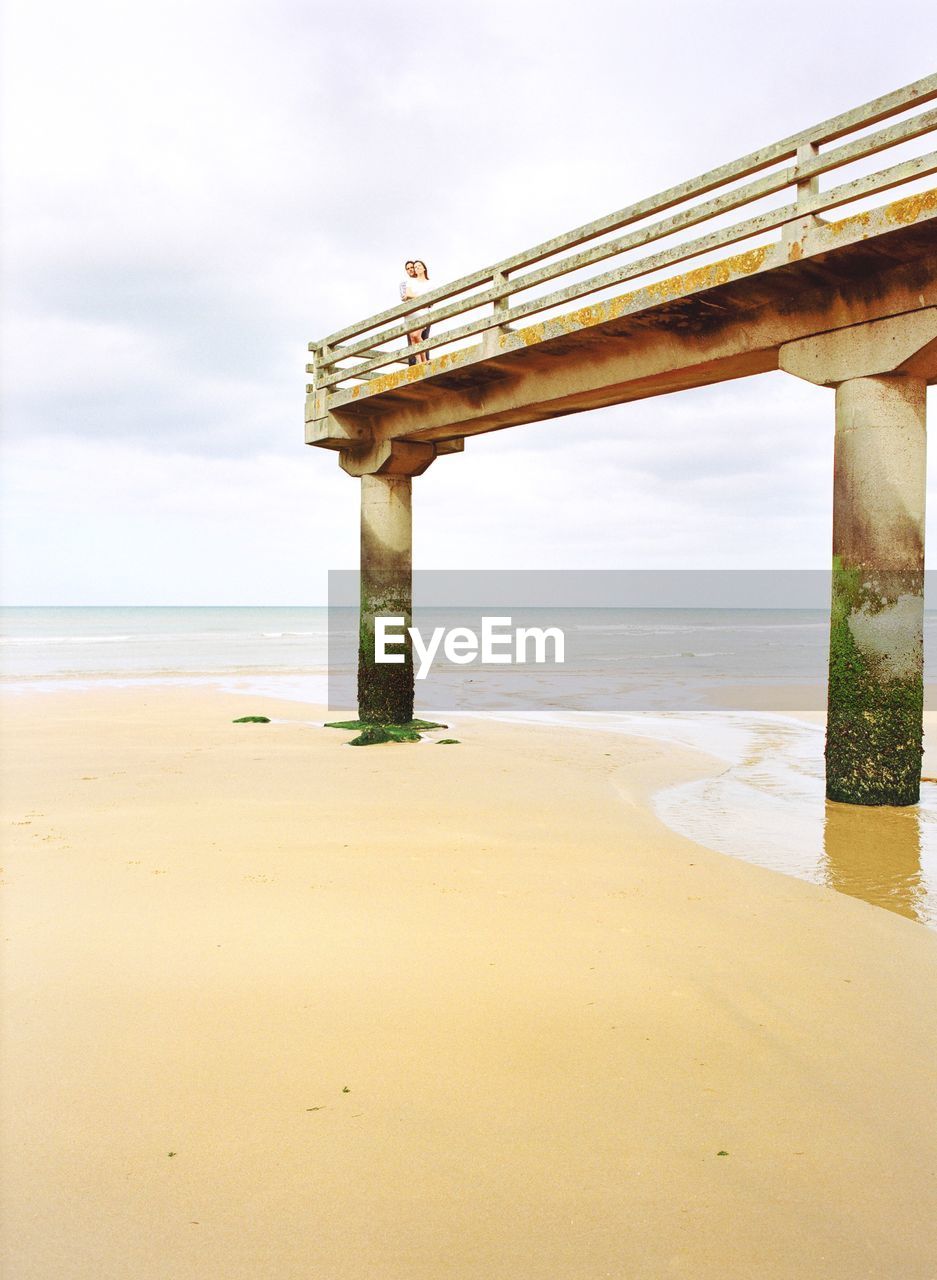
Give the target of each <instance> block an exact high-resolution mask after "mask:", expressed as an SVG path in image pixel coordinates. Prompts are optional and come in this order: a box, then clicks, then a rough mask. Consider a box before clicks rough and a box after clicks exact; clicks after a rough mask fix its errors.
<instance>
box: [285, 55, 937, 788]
mask: <svg viewBox="0 0 937 1280" xmlns="http://www.w3.org/2000/svg"><path fill="white" fill-rule="evenodd" d="M935 101H937V75H932V76H927V77H925V78H923V79H921V80H918V81H915V82H914V83H913V84H909V85H905V86H904V87H903V88H900V89H897V90H895V91H894V92H892V93H889V94H885V95H883V96H882V97H879V98H876V99H874V100H873V101H871V102H867V103H865V104H863V105H862V106H860V107H855V108H853V109H851V110H849V111H846V112H843V113H841V114H839V115H837V116H833V117H831V118H830V119H828V120H824V121H821V122H820V123H819V124H817V125H814V126H812V127H810V128H808V129H805V130H801V131H800V132H798V133H796V134H792V135H790V136H788V137H786V138H782V139H780V140H779V141H777V142H774V143H771V144H769V145H768V146H766V147H761V148H759V149H758V150H757V151H754V152H750V153H749V154H747V155H745V156H742V157H740V158H739V159H738V160H735V161H733V162H731V163H730V164H728V165H723V166H721V167H720V168H718V169H713V170H710V171H708V172H706V173H703V174H700V175H698V176H697V177H695V178H691V179H689V180H687V181H685V182H680V183H678V184H677V185H675V186H671V187H668V188H667V189H665V190H663V191H659V192H657V193H656V194H655V195H652V196H649V197H647V198H646V199H643V200H639V201H637V202H635V203H634V204H631V205H629V206H627V207H625V208H622V209H617V210H615V211H613V212H612V213H610V214H606V215H605V216H603V217H601V218H598V219H596V220H595V221H593V222H590V223H587V224H584V225H582V226H577V227H573V228H571V229H570V230H568V231H565V232H563V233H562V234H560V235H558V236H554V237H552V238H551V239H549V240H545V241H543V242H541V243H540V244H537V245H534V246H532V247H531V248H529V249H525V250H523V251H521V252H520V253H515V254H512V255H511V256H510V257H509V258H505V259H502V260H501V261H500V262H497V263H494V264H491V265H489V266H485V267H480V268H478V269H477V270H474V271H471V272H469V274H467V275H465V276H462V277H460V278H459V279H458V280H453V281H448V282H446V283H444V284H441V285H436V286H434V287H433V288H432V289H431V290H430V291H429V292H428V293H427V294H424V295H422V296H421V297H420V299H419V300H418V301H414V300H413V299H407V300H404V301H402V302H400V303H399V304H395V305H394V306H392V307H390V308H388V309H387V310H385V311H382V312H379V313H378V314H376V315H372V316H369V317H365V318H364V319H362V320H358V321H355V322H354V323H352V324H349V325H346V326H345V327H344V328H342V329H338V330H336V331H335V332H333V333H331V334H330V335H328V337H326V338H324V339H322V340H321V341H319V342H312V343H310V344H309V350H310V352H311V353H312V355H313V359H312V362H311V363H310V364H309V365H307V370H308V371H309V372H310V373H311V374H312V375H313V382H312V383H310V384H307V387H306V413H305V439H306V443H307V444H310V445H314V446H316V447H317V448H321V449H328V450H333V451H335V452H336V453H338V455H339V458H340V462H341V465H342V467H343V468H344V469H345V470H346V471H347V472H348V473H349V474H351V475H354V476H360V477H363V479H362V564H361V569H362V626H361V637H362V640H361V645H362V647H361V674H360V679H359V688H360V711H361V718H362V719H363V720H370V721H372V722H373V721H384V722H387V723H395V722H396V723H400V722H401V721H404V720H407V719H409V718H410V716H411V714H412V694H413V685H412V662H411V661H410V659H409V655H406V654H404V655H403V656H404V659H405V660H404V662H402V663H399V664H394V665H391V666H381V667H380V668H377V667H376V665H375V663H374V617H375V616H376V615H377V614H378V613H382V612H391V613H392V615H393V616H397V617H404V618H409V616H410V539H409V518H410V517H409V512H410V507H409V503H410V478H411V477H412V476H414V475H418V474H419V473H420V471H421V470H424V469H425V468H426V467H427V466H428V465H429V464H430V462H432V460H433V458H435V457H437V456H438V455H440V454H442V453H454V452H458V451H460V450H461V449H462V448H463V446H464V442H465V440H466V438H468V437H474V436H476V435H482V434H485V433H487V432H492V431H501V430H504V429H506V428H514V427H519V426H522V425H523V424H526V423H533V422H542V421H548V420H550V419H554V418H561V417H569V418H570V421H569V427H568V431H569V446H570V448H571V449H575V448H577V447H578V445H579V441H578V439H577V427H576V424H575V419H574V418H573V417H572V415H575V414H578V413H581V412H584V411H591V410H595V409H599V408H603V407H606V406H610V405H617V404H625V403H628V402H631V401H637V400H644V399H647V398H650V397H654V396H661V395H669V394H671V393H673V392H676V391H682V390H687V389H689V388H693V387H703V386H709V385H713V384H718V383H721V382H726V381H730V380H733V379H736V378H748V377H753V376H755V375H758V374H762V373H768V372H769V371H776V370H778V369H783V370H786V371H787V372H789V373H791V374H794V375H795V376H797V377H800V378H804V379H807V380H808V381H810V382H814V383H817V384H819V385H821V386H825V387H830V388H831V389H835V390H836V423H837V426H836V443H835V455H836V464H835V469H836V475H835V498H834V506H835V510H834V535H833V557H834V560H833V565H834V582H833V598H832V619H831V646H830V675H829V704H828V705H829V729H828V737H827V770H828V792H827V793H828V795H829V796H830V797H831V798H832V799H835V800H840V801H846V802H849V803H853V804H862V805H873V804H874V805H885V804H902V805H906V804H912V803H914V802H915V801H916V800H917V799H918V792H919V781H920V764H921V742H922V702H923V698H922V691H923V680H922V651H923V643H922V628H923V570H924V554H923V537H924V481H925V476H924V452H925V448H924V445H925V438H924V437H925V433H924V391H925V386H926V385H933V384H934V383H935V382H937V188H931V189H929V190H922V189H921V188H920V180H921V179H924V178H927V177H929V176H931V175H933V174H937V152H935V151H925V150H924V147H925V145H926V144H925V143H924V142H923V141H921V140H922V139H924V138H925V137H927V136H928V135H931V134H933V133H934V132H935V131H937V112H935V111H934V110H933V109H931V110H924V108H925V107H927V106H928V104H931V103H934V102H935ZM912 145H913V148H915V149H916V150H915V154H913V155H912V154H910V152H909V150H908V148H909V147H911V146H912ZM917 151H920V154H918V153H917ZM873 157H875V158H876V159H875V164H876V165H878V164H882V163H883V161H887V163H884V167H881V168H875V169H874V171H870V172H867V173H866V172H864V173H863V174H862V175H861V176H858V177H857V176H855V170H854V169H853V166H854V165H855V163H856V162H857V161H860V160H871V159H872V158H873ZM879 157H881V158H882V159H879ZM899 188H903V194H902V196H901V198H898V199H895V198H894V197H893V195H892V194H891V193H893V192H895V191H896V190H897V189H899ZM782 192H786V193H787V194H786V195H785V196H783V197H782V198H781V200H779V201H778V202H775V203H772V205H771V207H770V208H766V207H765V206H764V201H765V199H766V198H767V197H769V196H775V195H780V193H782ZM886 193H888V200H887V203H881V204H876V205H875V206H874V207H859V206H858V205H857V202H867V201H868V199H869V198H870V197H873V196H874V197H877V196H879V195H881V196H883V197H884V196H885V195H886ZM729 213H732V214H733V218H732V219H731V220H730V221H728V222H727V221H726V218H725V215H726V214H729ZM844 213H845V215H846V216H842V215H843V214H844ZM610 237H611V238H610ZM723 248H724V249H725V250H726V252H727V254H728V256H725V257H720V258H718V259H713V256H712V255H713V252H714V251H715V250H721V249H723ZM669 273H672V274H669ZM613 291H614V292H613ZM417 308H419V309H420V312H421V316H422V320H421V324H422V323H424V322H425V324H427V325H429V326H431V333H430V335H429V337H427V338H426V339H425V340H424V341H423V342H421V343H419V344H417V346H416V347H413V346H408V347H406V348H404V347H403V346H402V344H403V343H404V341H405V339H406V335H407V334H409V333H410V332H411V331H412V326H413V313H414V311H415V310H416V309H417ZM404 350H405V351H406V354H408V355H413V354H416V353H417V352H418V351H421V350H425V351H426V353H427V354H428V356H429V359H428V360H426V361H424V362H422V363H420V364H419V365H416V366H407V367H401V366H402V354H403V352H404ZM831 408H832V404H831ZM777 447H778V448H783V447H784V443H783V440H779V441H778V442H777ZM365 477H368V478H369V479H368V480H365V479H364V478H365ZM621 554H622V556H623V557H627V556H628V554H629V552H628V548H622V552H621Z"/></svg>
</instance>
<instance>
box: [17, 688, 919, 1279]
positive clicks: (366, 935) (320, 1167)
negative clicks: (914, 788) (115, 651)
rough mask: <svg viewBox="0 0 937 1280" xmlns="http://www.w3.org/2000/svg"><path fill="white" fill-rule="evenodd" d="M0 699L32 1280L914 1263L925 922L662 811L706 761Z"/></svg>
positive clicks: (516, 732)
mask: <svg viewBox="0 0 937 1280" xmlns="http://www.w3.org/2000/svg"><path fill="white" fill-rule="evenodd" d="M6 702H7V706H6V711H7V716H6V721H5V722H6V725H7V730H6V733H5V735H4V749H3V781H4V786H3V803H4V813H3V820H4V827H3V830H4V832H5V843H6V844H7V850H6V852H5V858H4V866H5V879H6V881H7V884H6V886H5V888H4V894H5V895H6V906H5V910H4V924H5V928H4V943H3V946H4V953H5V963H4V967H3V987H4V1001H3V1007H4V1015H3V1018H4V1027H3V1031H4V1034H3V1037H2V1055H3V1074H4V1079H5V1083H6V1089H5V1093H6V1096H7V1098H8V1099H12V1100H13V1105H10V1103H9V1102H8V1103H7V1105H6V1107H5V1111H4V1117H3V1169H4V1179H3V1180H4V1188H3V1198H4V1222H5V1225H4V1227H3V1228H2V1240H3V1256H4V1261H5V1263H6V1265H7V1267H8V1268H9V1271H10V1273H11V1274H15V1275H16V1276H17V1277H18V1280H40V1277H41V1278H42V1280H46V1277H48V1276H49V1275H51V1274H55V1275H61V1276H63V1277H68V1278H69V1280H92V1277H94V1278H95V1280H97V1277H98V1276H100V1275H107V1274H115V1275H117V1274H120V1275H134V1276H135V1277H140V1280H162V1277H163V1276H165V1275H167V1274H172V1275H173V1276H174V1277H176V1278H178V1280H190V1278H191V1280H196V1278H197V1280H216V1278H217V1280H253V1277H254V1276H256V1275H258V1274H275V1275H276V1276H277V1277H278V1280H293V1278H294V1277H295V1280H300V1277H302V1278H303V1280H305V1278H306V1277H308V1276H309V1275H310V1274H314V1275H328V1276H336V1277H342V1278H348V1280H370V1277H371V1276H374V1275H380V1276H381V1277H382V1280H384V1278H385V1277H386V1278H387V1280H422V1278H423V1277H425V1278H426V1280H431V1278H432V1280H436V1277H438V1276H439V1275H441V1274H445V1275H447V1276H453V1277H457V1278H458V1280H462V1278H465V1280H489V1278H490V1277H491V1276H496V1275H506V1274H517V1275H523V1276H524V1277H525V1280H526V1278H527V1277H529V1278H530V1280H558V1278H559V1280H580V1278H581V1277H582V1278H583V1280H584V1278H585V1277H592V1276H597V1275H603V1274H614V1275H635V1276H639V1275H642V1276H643V1275H647V1276H648V1277H651V1276H655V1277H656V1276H657V1275H661V1274H686V1275H693V1276H694V1277H700V1278H701V1280H710V1278H712V1280H715V1278H716V1277H719V1278H720V1280H721V1278H722V1277H723V1276H725V1275H742V1274H753V1273H757V1274H758V1275H760V1276H765V1277H768V1278H769V1280H775V1278H777V1280H781V1278H783V1280H788V1278H789V1280H794V1277H795V1276H796V1277H798V1280H799V1277H801V1276H803V1275H808V1274H813V1273H815V1268H816V1260H817V1258H819V1257H822V1258H823V1259H824V1263H823V1266H824V1276H825V1277H830V1278H831V1280H840V1278H842V1280H847V1277H848V1280H853V1277H854V1276H855V1275H857V1274H869V1273H872V1274H900V1275H901V1276H902V1278H903V1280H918V1278H919V1280H925V1277H928V1278H929V1276H930V1272H931V1263H932V1251H931V1248H930V1242H929V1240H928V1239H927V1238H925V1231H926V1228H923V1227H920V1225H919V1226H918V1229H917V1230H915V1224H923V1223H926V1222H927V1221H929V1220H931V1218H932V1217H933V1216H934V1214H935V1213H937V1188H935V1183H934V1179H933V1177H932V1170H933V1161H934V1156H935V1154H937V1150H935V1147H937V1143H935V1141H934V1137H933V1135H934V1133H937V1111H935V1107H937V1098H935V1091H934V1090H933V1088H932V1084H933V1060H934V1054H935V1053H937V1011H935V1010H934V1007H933V1001H932V1000H931V999H930V997H929V994H928V993H929V991H931V990H932V989H933V981H934V977H935V976H937V939H935V937H934V935H933V934H931V933H929V932H928V931H927V930H925V929H921V928H919V927H917V926H916V925H914V924H912V923H911V922H909V921H908V920H903V919H901V918H900V917H899V916H897V915H895V914H892V913H889V912H885V911H882V910H879V909H876V908H872V907H870V906H867V905H866V904H864V903H862V902H858V901H855V900H854V899H851V898H849V897H846V896H844V895H842V894H837V893H834V892H832V891H830V890H829V889H824V888H820V887H817V886H814V885H811V884H808V883H804V882H801V881H797V880H794V879H792V878H790V877H784V876H779V875H777V874H775V873H773V872H769V871H765V870H762V869H761V868H759V867H756V866H752V865H749V864H746V863H744V862H742V861H740V860H736V859H732V858H728V857H725V856H724V855H721V854H718V853H713V852H710V851H709V850H707V849H704V848H701V847H699V846H697V845H695V844H693V843H691V842H690V841H688V840H686V839H684V838H682V837H680V836H678V835H675V834H674V833H673V832H671V831H669V830H668V829H667V828H666V827H665V826H663V824H662V823H661V822H660V821H659V820H658V819H657V818H656V817H655V815H654V813H653V812H652V810H651V808H650V807H649V803H648V800H649V797H650V796H651V795H652V794H654V793H655V792H658V791H660V790H661V789H662V788H664V787H666V786H676V785H686V784H690V783H692V782H693V781H694V780H701V779H704V778H707V777H711V775H712V772H713V761H712V758H711V757H707V756H705V755H703V754H701V753H700V752H698V751H692V750H690V749H687V748H678V747H675V746H672V745H671V744H666V743H662V742H659V741H658V742H655V741H652V740H649V739H637V738H629V737H625V736H624V735H622V734H614V733H606V732H602V731H596V730H589V731H576V730H571V729H556V728H550V727H544V726H530V725H512V724H506V723H501V722H488V721H480V720H472V721H471V722H470V721H469V718H468V717H466V718H465V719H464V721H463V722H462V723H461V724H460V725H459V730H458V732H457V733H456V734H455V735H454V736H457V737H459V738H460V739H461V745H460V746H459V747H456V748H452V749H451V750H447V751H443V752H439V751H435V750H433V749H432V745H427V746H426V748H425V749H421V750H415V749H413V750H410V749H408V747H406V746H396V745H393V744H391V745H387V746H385V747H382V748H375V749H373V750H371V751H360V750H354V751H347V750H344V741H343V735H342V733H341V732H340V731H337V730H331V729H330V730H327V731H323V730H319V729H315V728H311V727H309V726H308V725H307V724H306V723H305V722H304V720H303V719H301V718H300V717H298V716H297V705H296V704H295V703H288V702H282V703H273V702H272V701H270V700H268V701H267V702H266V705H264V706H263V707H260V706H258V705H257V702H256V701H255V700H251V699H248V698H244V697H242V696H236V695H230V694H223V693H219V692H218V691H213V690H209V689H204V690H191V689H175V690H168V689H144V690H140V689H136V690H132V689H131V690H128V689H123V690H120V689H111V690H108V691H101V690H99V691H97V692H96V693H80V692H77V691H76V692H73V693H71V694H67V695H62V697H60V698H57V699H49V698H42V699H40V700H36V701H34V702H33V703H32V705H31V704H30V700H27V699H22V698H14V699H7V700H6ZM258 711H263V712H264V713H265V714H271V715H274V716H276V717H277V720H276V722H274V723H271V724H267V725H233V724H232V723H231V721H232V720H233V719H234V718H235V717H237V716H239V715H244V714H253V713H256V712H258ZM346 1090H347V1092H346ZM721 1152H726V1153H727V1154H725V1155H722V1154H720V1153H721ZM170 1153H172V1154H170Z"/></svg>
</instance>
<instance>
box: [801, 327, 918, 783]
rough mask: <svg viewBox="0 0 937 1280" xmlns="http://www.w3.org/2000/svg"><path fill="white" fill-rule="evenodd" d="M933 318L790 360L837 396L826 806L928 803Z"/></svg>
mask: <svg viewBox="0 0 937 1280" xmlns="http://www.w3.org/2000/svg"><path fill="white" fill-rule="evenodd" d="M935 335H937V313H935V312H934V311H933V310H932V309H931V310H928V311H924V312H921V313H919V315H918V316H917V317H914V318H909V317H900V318H894V319H889V320H885V321H880V322H877V323H872V324H866V325H854V326H850V327H848V328H845V329H842V330H839V331H837V332H834V333H828V334H823V335H820V336H818V337H816V338H812V339H808V340H806V341H802V342H797V343H792V344H790V345H789V346H787V347H784V348H782V350H781V358H780V363H781V367H782V368H783V369H786V370H787V371H788V372H790V373H794V374H796V375H797V376H799V377H804V378H807V379H808V380H809V381H811V382H816V383H819V384H820V385H823V386H835V388H836V435H835V445H834V462H833V589H832V606H831V614H830V667H829V692H828V701H827V733H826V794H827V797H828V798H829V799H830V800H840V801H844V802H846V803H847V804H862V805H885V804H887V805H909V804H916V803H917V801H918V800H919V798H920V783H921V756H922V753H923V711H924V501H925V489H926V433H925V403H926V391H927V382H926V378H925V376H924V375H923V373H922V372H921V369H922V367H923V365H924V364H925V363H929V362H930V360H931V359H932V356H931V353H930V346H931V345H932V343H933V341H934V337H935Z"/></svg>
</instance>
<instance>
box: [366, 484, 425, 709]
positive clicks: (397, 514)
mask: <svg viewBox="0 0 937 1280" xmlns="http://www.w3.org/2000/svg"><path fill="white" fill-rule="evenodd" d="M411 486H412V480H411V477H410V476H409V475H363V476H362V477H361V611H360V615H359V631H358V717H359V719H361V720H365V721H369V722H371V723H373V724H406V723H407V722H408V721H410V720H412V719H413V652H412V649H411V647H410V645H409V643H407V644H406V645H404V646H402V657H403V661H402V662H399V663H381V664H378V663H376V662H375V660H374V619H375V617H378V616H384V617H403V618H404V619H405V622H404V626H409V625H410V623H411V621H412V619H411V609H412V555H413V534H412V508H411ZM394 652H398V653H399V652H401V650H394Z"/></svg>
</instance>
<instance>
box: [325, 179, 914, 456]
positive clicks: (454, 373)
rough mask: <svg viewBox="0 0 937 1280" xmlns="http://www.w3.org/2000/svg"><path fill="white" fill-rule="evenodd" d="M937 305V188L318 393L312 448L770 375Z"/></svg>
mask: <svg viewBox="0 0 937 1280" xmlns="http://www.w3.org/2000/svg"><path fill="white" fill-rule="evenodd" d="M934 306H937V191H933V192H926V193H924V194H923V195H922V196H913V197H909V198H908V199H906V200H902V201H895V202H894V203H892V204H890V205H887V206H885V207H884V208H883V209H881V210H877V211H875V212H874V213H869V214H862V215H859V216H857V217H855V218H849V219H844V220H843V221H841V222H838V223H826V224H820V225H819V226H818V227H817V228H816V229H814V230H812V231H810V232H809V233H807V234H806V236H805V238H804V239H802V240H797V241H792V242H790V243H785V244H776V245H771V246H765V247H763V248H760V249H756V250H751V251H749V252H748V253H744V254H737V255H735V256H734V257H733V258H729V259H725V260H723V261H721V262H716V263H713V264H710V265H709V266H706V267H700V268H696V269H695V270H693V271H688V272H685V273H683V274H682V275H681V276H677V277H673V278H672V279H671V280H664V281H660V282H658V283H655V284H651V285H648V286H646V287H645V288H642V289H639V290H636V291H635V292H633V293H629V294H625V295H622V296H621V297H618V298H612V299H609V300H608V301H606V302H602V303H596V304H594V305H592V306H589V307H583V308H580V309H579V310H578V311H575V312H572V313H571V314H570V315H567V316H563V317H559V318H558V319H556V320H550V321H546V322H544V323H542V324H536V325H530V326H527V327H525V328H522V329H518V330H516V331H514V332H510V333H499V335H498V349H499V354H498V355H495V356H492V355H490V354H486V348H484V347H483V346H482V345H481V344H479V345H478V346H473V347H469V348H466V349H465V350H462V351H456V352H454V353H452V354H451V355H444V356H441V357H439V358H437V359H435V360H431V361H430V362H429V363H428V364H424V365H422V366H416V367H414V368H411V369H405V370H400V371H399V372H397V373H392V374H388V375H386V376H385V377H382V378H375V379H373V380H372V381H371V382H369V383H368V384H367V385H366V386H361V387H354V388H348V389H343V390H341V391H340V392H338V393H335V394H333V395H331V396H328V397H327V396H326V393H325V392H322V391H320V392H318V393H312V394H310V396H309V397H308V399H307V406H306V417H307V423H306V439H307V442H308V443H310V444H317V445H319V446H321V447H324V448H332V449H339V450H341V449H345V448H347V447H348V446H349V444H350V443H354V444H355V445H357V446H359V447H360V446H361V444H362V443H364V442H366V441H367V440H368V439H385V438H404V439H408V440H424V441H430V440H432V441H450V440H453V439H458V438H463V437H465V436H467V435H473V434H476V433H480V432H486V431H497V430H500V429H502V428H504V427H509V426H516V425H520V424H522V423H526V422H535V421H540V420H544V419H549V418H553V417H558V416H561V415H565V414H570V413H576V412H579V411H582V410H587V409H595V408H599V407H602V406H604V405H610V404H620V403H622V402H625V401H629V400H637V399H642V398H644V397H647V396H653V395H662V394H666V393H667V392H670V391H678V390H683V389H686V388H689V387H697V386H702V385H706V384H708V383H714V382H720V381H726V380H729V379H733V378H739V377H746V376H749V375H751V374H755V373H763V372H767V371H769V370H773V369H777V368H778V367H779V351H780V348H781V347H782V346H784V345H785V344H786V343H790V342H793V341H796V340H798V339H800V338H803V337H808V336H811V335H814V334H818V333H823V332H827V331H830V330H834V329H838V328H841V327H843V326H846V325H853V324H857V323H861V322H864V321H868V320H876V319H883V318H886V317H889V316H894V315H899V314H903V313H910V312H914V311H917V310H919V309H921V308H923V307H934ZM487 350H488V351H490V346H489V347H488V348H487ZM326 405H328V408H327V407H326Z"/></svg>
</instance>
